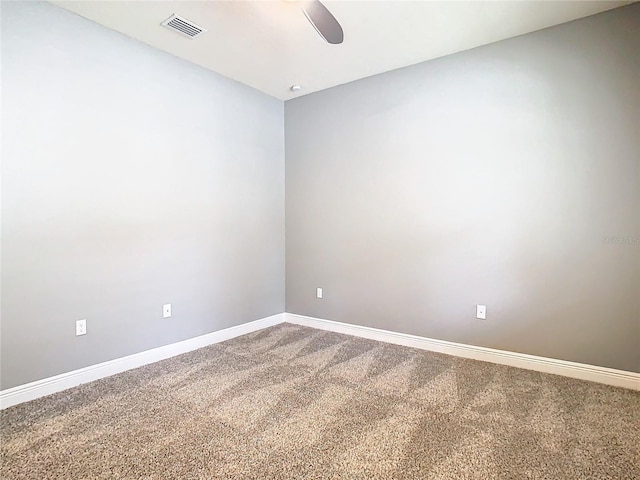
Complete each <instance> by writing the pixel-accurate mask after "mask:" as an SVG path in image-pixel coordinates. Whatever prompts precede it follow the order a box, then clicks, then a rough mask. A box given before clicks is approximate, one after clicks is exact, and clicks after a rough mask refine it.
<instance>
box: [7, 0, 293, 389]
mask: <svg viewBox="0 0 640 480" xmlns="http://www.w3.org/2000/svg"><path fill="white" fill-rule="evenodd" d="M164 303H171V304H172V305H173V316H172V318H170V319H163V318H162V305H163V304H164ZM282 311H284V131H283V104H282V102H280V101H278V100H276V99H273V98H271V97H268V96H266V95H263V94H261V93H259V92H257V91H255V90H252V89H250V88H248V87H245V86H242V85H240V84H238V83H236V82H233V81H231V80H228V79H225V78H223V77H221V76H219V75H216V74H214V73H212V72H209V71H207V70H204V69H202V68H199V67H196V66H194V65H192V64H190V63H188V62H185V61H183V60H180V59H177V58H175V57H172V56H171V55H168V54H166V53H162V52H160V51H158V50H155V49H152V48H150V47H148V46H146V45H144V44H142V43H139V42H137V41H134V40H131V39H129V38H127V37H125V36H123V35H120V34H117V33H115V32H112V31H110V30H107V29H105V28H103V27H100V26H98V25H96V24H94V23H92V22H90V21H88V20H85V19H83V18H81V17H78V16H75V15H74V14H72V13H69V12H67V11H65V10H62V9H60V8H58V7H54V6H52V5H49V4H41V3H30V2H3V4H2V382H1V388H2V389H6V388H10V387H13V386H15V385H19V384H23V383H26V382H29V381H33V380H37V379H40V378H44V377H48V376H51V375H55V374H59V373H62V372H66V371H69V370H73V369H77V368H80V367H84V366H87V365H91V364H95V363H98V362H102V361H105V360H109V359H113V358H117V357H121V356H124V355H128V354H132V353H135V352H139V351H143V350H147V349H150V348H153V347H158V346H161V345H164V344H168V343H172V342H176V341H179V340H183V339H186V338H189V337H194V336H197V335H201V334H205V333H208V332H212V331H215V330H219V329H222V328H225V327H229V326H232V325H236V324H240V323H244V322H248V321H251V320H255V319H258V318H261V317H265V316H268V315H272V314H275V313H280V312H282ZM82 318H86V319H87V324H88V334H87V335H86V336H84V337H76V336H75V321H76V320H79V319H82Z"/></svg>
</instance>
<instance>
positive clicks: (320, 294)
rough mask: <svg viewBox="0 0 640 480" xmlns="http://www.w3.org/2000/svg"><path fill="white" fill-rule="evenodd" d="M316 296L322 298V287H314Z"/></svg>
mask: <svg viewBox="0 0 640 480" xmlns="http://www.w3.org/2000/svg"><path fill="white" fill-rule="evenodd" d="M316 297H318V298H322V289H321V288H316Z"/></svg>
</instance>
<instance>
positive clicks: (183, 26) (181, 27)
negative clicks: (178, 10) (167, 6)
mask: <svg viewBox="0 0 640 480" xmlns="http://www.w3.org/2000/svg"><path fill="white" fill-rule="evenodd" d="M160 25H164V26H165V27H167V28H170V29H171V30H173V31H174V32H178V33H181V34H182V35H186V36H187V37H189V38H195V37H197V36H198V35H200V34H203V33H204V32H206V30H205V29H204V28H202V27H200V26H198V25H196V24H195V23H193V22H190V21H189V20H187V19H186V18H183V17H180V16H178V15H176V14H175V13H174V14H173V15H171V16H170V17H169V18H167V19H166V20H165V21H164V22H162V23H161V24H160Z"/></svg>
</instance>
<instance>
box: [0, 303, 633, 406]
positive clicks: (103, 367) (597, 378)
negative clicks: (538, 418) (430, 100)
mask: <svg viewBox="0 0 640 480" xmlns="http://www.w3.org/2000/svg"><path fill="white" fill-rule="evenodd" d="M285 321H286V322H289V323H293V324H297V325H304V326H307V327H313V328H318V329H321V330H328V331H331V332H337V333H345V334H347V335H354V336H357V337H362V338H368V339H371V340H378V341H381V342H386V343H393V344H396V345H404V346H407V347H413V348H419V349H422V350H429V351H432V352H439V353H445V354H448V355H455V356H458V357H464V358H472V359H474V360H481V361H485V362H491V363H498V364H501V365H509V366H512V367H518V368H524V369H527V370H535V371H538V372H544V373H552V374H555V375H563V376H565V377H572V378H578V379H580V380H588V381H592V382H598V383H604V384H606V385H613V386H616V387H623V388H629V389H632V390H639V391H640V373H634V372H626V371H624V370H615V369H613V368H605V367H597V366H594V365H587V364H584V363H576V362H568V361H565V360H556V359H553V358H545V357H538V356H535V355H527V354H524V353H515V352H508V351H504V350H496V349H493V348H485V347H476V346H473V345H465V344H462V343H455V342H447V341H445V340H435V339H432V338H426V337H419V336H417V335H409V334H406V333H398V332H392V331H389V330H381V329H378V328H371V327H363V326H360V325H352V324H348V323H341V322H334V321H332V320H324V319H320V318H313V317H306V316H304V315H297V314H293V313H279V314H277V315H272V316H270V317H266V318H262V319H259V320H255V321H253V322H248V323H244V324H242V325H237V326H235V327H230V328H225V329H224V330H219V331H217V332H213V333H208V334H206V335H202V336H199V337H195V338H190V339H188V340H183V341H181V342H177V343H172V344H170V345H165V346H163V347H158V348H154V349H152V350H147V351H144V352H140V353H136V354H133V355H128V356H126V357H122V358H117V359H115V360H110V361H108V362H103V363H99V364H97V365H91V366H89V367H85V368H80V369H78V370H74V371H71V372H67V373H63V374H60V375H56V376H54V377H49V378H45V379H42V380H37V381H35V382H31V383H27V384H25V385H19V386H17V387H13V388H9V389H6V390H2V391H0V409H4V408H7V407H11V406H13V405H17V404H19V403H23V402H28V401H29V400H35V399H36V398H40V397H44V396H46V395H51V394H52V393H56V392H60V391H62V390H66V389H68V388H72V387H75V386H78V385H81V384H83V383H87V382H91V381H94V380H98V379H100V378H105V377H108V376H111V375H115V374H116V373H120V372H124V371H127V370H131V369H133V368H137V367H141V366H143V365H147V364H149V363H153V362H158V361H160V360H164V359H166V358H170V357H174V356H176V355H180V354H182V353H187V352H190V351H192V350H197V349H198V348H202V347H206V346H208V345H212V344H214V343H219V342H223V341H225V340H229V339H231V338H235V337H238V336H240V335H245V334H247V333H251V332H255V331H257V330H261V329H263V328H267V327H271V326H273V325H277V324H279V323H283V322H285Z"/></svg>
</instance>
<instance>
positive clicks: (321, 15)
mask: <svg viewBox="0 0 640 480" xmlns="http://www.w3.org/2000/svg"><path fill="white" fill-rule="evenodd" d="M302 11H303V12H304V15H305V17H307V20H309V23H311V25H313V28H315V29H316V31H317V32H318V33H319V34H320V36H321V37H322V38H324V39H325V40H326V41H327V42H329V43H331V44H334V45H337V44H339V43H342V41H343V40H344V33H343V32H342V27H341V26H340V24H339V23H338V21H337V20H336V18H335V17H334V16H333V15H331V12H330V11H329V10H328V9H327V7H325V6H324V5H323V4H322V3H320V1H319V0H310V1H307V2H303V3H302Z"/></svg>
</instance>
